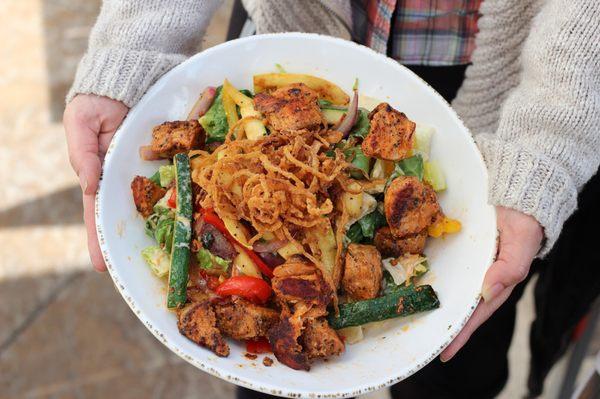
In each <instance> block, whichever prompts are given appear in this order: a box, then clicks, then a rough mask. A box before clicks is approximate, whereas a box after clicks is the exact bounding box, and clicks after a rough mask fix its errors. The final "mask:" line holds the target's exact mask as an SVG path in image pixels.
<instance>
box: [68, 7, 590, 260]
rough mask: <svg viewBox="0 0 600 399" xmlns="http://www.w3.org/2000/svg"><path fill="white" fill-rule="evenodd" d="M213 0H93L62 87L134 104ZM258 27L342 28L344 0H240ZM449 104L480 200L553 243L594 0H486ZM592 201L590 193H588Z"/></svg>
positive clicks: (584, 123) (576, 165) (186, 51)
mask: <svg viewBox="0 0 600 399" xmlns="http://www.w3.org/2000/svg"><path fill="white" fill-rule="evenodd" d="M219 4H220V1H218V0H169V1H167V0H127V1H123V0H104V4H103V6H102V10H101V12H100V16H99V17H98V21H97V22H96V25H95V27H94V29H93V31H92V35H91V37H90V43H89V48H88V51H87V53H86V54H85V56H84V57H83V59H82V60H81V63H80V65H79V68H78V70H77V75H76V78H75V82H74V84H73V87H72V89H71V91H70V93H69V95H68V97H67V101H70V100H71V99H72V98H73V96H74V95H75V94H77V93H93V94H97V95H103V96H107V97H110V98H114V99H117V100H120V101H123V102H124V103H125V104H126V105H128V106H133V105H134V104H135V103H136V102H137V101H138V100H139V99H140V97H141V96H142V95H143V94H144V93H145V92H146V90H147V89H148V87H149V86H150V85H152V84H153V83H154V82H155V81H156V80H157V79H158V78H159V77H160V76H161V75H162V74H164V73H165V72H167V71H168V70H169V69H171V68H172V67H174V66H175V65H177V64H179V63H180V62H182V61H183V60H185V59H186V58H187V57H188V56H190V55H191V52H193V50H194V48H196V47H197V44H198V43H199V41H200V40H201V37H202V34H203V32H204V30H205V28H206V26H207V24H208V21H209V20H210V17H211V16H212V13H213V11H214V10H215V9H216V8H217V7H218V5H219ZM244 4H245V6H246V8H247V9H248V10H249V13H250V15H251V17H252V19H253V20H254V22H255V23H256V26H257V31H258V33H267V32H283V31H305V32H316V33H322V34H328V35H333V36H339V37H349V35H350V30H351V26H352V18H351V9H350V4H349V0H302V1H298V0H244ZM481 13H482V14H483V16H482V17H481V19H480V20H479V29H480V32H479V34H478V36H477V40H476V45H477V48H476V50H475V52H474V53H473V56H472V62H473V65H471V66H470V67H469V68H468V69H467V72H466V79H465V82H464V84H463V87H462V88H461V89H460V91H459V93H458V96H457V98H456V99H455V100H454V102H453V106H454V108H455V109H456V111H457V112H458V113H459V115H460V116H461V117H462V119H463V121H464V122H465V124H466V125H467V126H468V127H469V128H470V129H471V131H472V132H473V134H474V135H475V137H476V140H477V143H478V144H479V148H480V149H481V151H482V153H483V156H484V158H485V160H486V163H487V166H488V169H489V173H490V192H489V200H490V202H491V203H492V204H494V205H502V206H506V207H509V208H514V209H517V210H520V211H522V212H524V213H526V214H529V215H532V216H534V217H535V218H536V219H537V220H538V221H539V222H540V224H541V225H542V226H543V227H544V230H545V235H546V244H545V247H544V249H543V250H542V254H544V253H546V252H547V251H548V250H549V249H550V248H551V247H552V245H553V244H554V242H555V240H556V239H557V237H558V235H559V234H560V231H561V228H562V225H563V223H564V222H565V220H566V219H567V218H568V217H569V215H571V214H572V213H573V211H574V210H575V209H576V207H577V192H578V190H580V189H581V188H582V186H583V185H584V184H585V183H586V181H588V180H589V179H590V177H591V176H593V175H594V174H595V173H596V171H597V170H598V165H599V163H600V1H598V0H485V1H484V2H483V4H482V7H481ZM599 205H600V204H599Z"/></svg>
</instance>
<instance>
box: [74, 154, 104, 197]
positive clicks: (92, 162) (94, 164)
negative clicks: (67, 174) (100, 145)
mask: <svg viewBox="0 0 600 399" xmlns="http://www.w3.org/2000/svg"><path fill="white" fill-rule="evenodd" d="M101 170H102V165H101V163H100V158H99V157H98V155H97V154H82V155H81V161H80V162H79V168H77V169H76V171H77V176H78V177H79V185H80V186H81V191H82V192H83V193H84V194H85V195H92V194H95V193H96V190H97V189H98V181H99V180H100V172H101Z"/></svg>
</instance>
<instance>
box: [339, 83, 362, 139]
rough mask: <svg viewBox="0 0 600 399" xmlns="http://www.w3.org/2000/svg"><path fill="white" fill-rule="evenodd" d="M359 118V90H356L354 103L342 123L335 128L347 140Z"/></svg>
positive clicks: (351, 102)
mask: <svg viewBox="0 0 600 399" xmlns="http://www.w3.org/2000/svg"><path fill="white" fill-rule="evenodd" d="M357 116H358V90H356V89H355V90H354V95H353V96H352V101H350V104H349V105H348V112H347V113H346V115H345V116H344V118H343V119H342V120H341V121H340V123H339V124H338V125H337V127H335V130H337V131H338V132H341V133H342V134H343V135H344V136H343V138H347V137H348V135H349V134H350V130H351V129H352V126H354V123H355V122H356V117H357Z"/></svg>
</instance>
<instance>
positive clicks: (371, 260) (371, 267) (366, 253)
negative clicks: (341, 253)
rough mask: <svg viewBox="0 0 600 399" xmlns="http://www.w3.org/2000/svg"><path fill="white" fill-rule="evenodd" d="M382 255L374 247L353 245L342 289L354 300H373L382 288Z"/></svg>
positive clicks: (345, 267) (348, 256)
mask: <svg viewBox="0 0 600 399" xmlns="http://www.w3.org/2000/svg"><path fill="white" fill-rule="evenodd" d="M382 276H383V270H382V269H381V255H380V254H379V251H378V250H377V248H375V247H374V246H373V245H362V244H356V243H351V244H350V245H348V251H347V252H346V259H345V264H344V277H342V288H343V289H344V291H345V292H346V293H347V294H348V295H350V297H351V298H352V299H356V300H364V299H373V298H375V297H376V296H377V295H378V294H379V288H380V287H381V277H382Z"/></svg>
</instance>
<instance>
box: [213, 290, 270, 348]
mask: <svg viewBox="0 0 600 399" xmlns="http://www.w3.org/2000/svg"><path fill="white" fill-rule="evenodd" d="M213 306H214V309H215V313H216V315H217V327H218V328H219V330H220V331H221V332H222V333H223V334H225V335H227V336H229V337H231V338H234V339H239V340H248V339H257V338H260V337H265V336H266V335H267V332H268V331H269V329H270V328H271V327H272V326H273V325H274V324H275V323H277V322H278V321H279V312H277V311H276V310H274V309H270V308H266V307H263V306H259V305H255V304H253V303H251V302H248V301H246V300H245V299H242V298H234V299H231V298H228V299H227V300H224V301H219V302H215V303H214V305H213Z"/></svg>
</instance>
